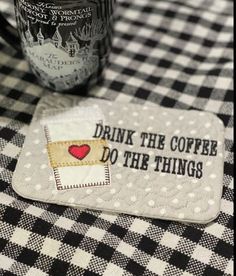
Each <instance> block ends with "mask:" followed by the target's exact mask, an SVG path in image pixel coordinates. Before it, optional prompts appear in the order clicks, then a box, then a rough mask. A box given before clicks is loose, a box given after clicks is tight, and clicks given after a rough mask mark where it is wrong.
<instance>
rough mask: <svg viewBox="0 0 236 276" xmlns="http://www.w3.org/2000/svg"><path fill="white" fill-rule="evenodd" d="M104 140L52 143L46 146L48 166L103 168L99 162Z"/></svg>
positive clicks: (104, 143) (104, 144)
mask: <svg viewBox="0 0 236 276" xmlns="http://www.w3.org/2000/svg"><path fill="white" fill-rule="evenodd" d="M107 146H108V144H107V141H106V140H80V141H63V142H53V143H49V144H48V145H47V149H48V155H49V160H50V164H51V166H52V167H53V168H58V167H68V166H88V165H98V164H101V165H103V166H104V162H101V161H100V160H101V159H102V155H103V151H104V147H107Z"/></svg>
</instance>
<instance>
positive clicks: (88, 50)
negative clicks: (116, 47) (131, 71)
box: [16, 0, 113, 91]
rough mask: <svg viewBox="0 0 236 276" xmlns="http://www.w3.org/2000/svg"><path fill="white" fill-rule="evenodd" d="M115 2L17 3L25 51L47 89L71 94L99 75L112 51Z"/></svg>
mask: <svg viewBox="0 0 236 276" xmlns="http://www.w3.org/2000/svg"><path fill="white" fill-rule="evenodd" d="M112 1H113V0H102V1H101V0H96V1H94V0H91V1H89V0H84V1H83V0H82V1H81V0H80V1H79V0H77V1H53V2H49V1H47V2H42V1H39V2H38V1H35V0H34V1H33V0H31V1H30V0H19V1H18V3H17V5H16V15H17V23H18V29H19V32H20V35H21V39H22V47H23V51H24V53H25V56H26V58H27V60H28V61H29V63H30V66H31V68H32V70H33V72H34V73H35V74H36V75H37V76H38V78H39V79H40V81H41V82H43V84H44V85H46V86H47V87H50V88H52V89H54V90H57V91H62V90H69V89H72V88H73V87H75V86H76V85H79V84H82V83H83V82H85V81H86V80H87V79H88V78H89V77H90V76H91V75H92V74H94V73H96V71H97V70H98V69H99V65H100V63H101V62H100V60H101V59H103V58H104V57H105V56H106V55H107V53H108V52H109V48H110V44H109V41H110V39H107V37H109V35H110V34H111V31H110V28H111V16H112V12H113V3H112ZM55 2H56V3H57V4H55Z"/></svg>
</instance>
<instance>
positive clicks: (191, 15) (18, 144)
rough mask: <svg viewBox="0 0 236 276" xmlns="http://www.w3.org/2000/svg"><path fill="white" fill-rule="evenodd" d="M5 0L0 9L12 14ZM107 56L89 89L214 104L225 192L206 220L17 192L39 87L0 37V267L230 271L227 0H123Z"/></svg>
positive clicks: (146, 100)
mask: <svg viewBox="0 0 236 276" xmlns="http://www.w3.org/2000/svg"><path fill="white" fill-rule="evenodd" d="M9 6H10V4H9V0H1V1H0V8H1V9H2V10H4V11H5V13H6V15H11V14H12V12H11V10H9ZM117 12H118V22H117V25H116V34H115V39H114V47H113V51H112V55H111V58H110V60H111V64H110V66H109V68H108V69H107V70H106V76H105V82H104V84H103V86H101V87H97V89H95V90H93V91H91V93H90V95H91V96H94V97H98V98H105V99H108V100H111V101H122V102H124V103H127V102H133V103H138V104H143V105H144V104H150V103H151V104H153V105H156V104H159V105H162V106H166V107H174V108H180V109H198V110H204V111H210V112H212V113H215V114H216V115H217V116H218V117H219V118H220V119H222V120H223V122H224V124H225V126H226V137H225V138H226V140H225V148H226V157H225V174H224V194H223V199H222V207H221V212H220V215H219V218H218V219H217V220H216V221H215V222H214V223H212V224H210V225H207V226H199V225H187V224H181V223H174V222H168V221H161V220H154V219H143V218H138V217H133V216H128V215H122V214H120V215H108V214H106V213H102V212H95V211H92V210H84V211H80V210H76V209H72V208H66V207H59V206H56V205H51V204H42V203H39V202H34V201H30V200H25V199H23V198H21V197H19V196H18V195H17V194H16V193H15V192H14V191H13V190H12V187H11V179H12V174H13V172H14V169H15V166H16V163H17V158H18V156H19V154H20V150H21V148H22V146H23V143H24V138H25V135H26V133H27V128H28V125H29V123H30V121H31V118H32V115H33V112H34V109H35V107H36V104H37V102H38V100H39V99H40V97H41V96H42V95H43V93H44V91H43V89H42V88H41V87H40V86H38V85H37V83H36V81H35V78H34V76H33V75H32V74H31V73H30V72H29V70H28V67H27V65H26V62H25V61H24V60H22V59H21V57H20V55H19V53H17V52H15V51H14V50H13V49H12V48H11V47H10V46H9V45H7V44H5V43H4V42H3V41H2V40H0V147H1V148H0V150H1V151H0V275H28V276H41V275H56V276H63V275H69V276H79V275H86V276H90V275H91V276H92V275H106V276H113V275H114V276H121V275H125V276H126V275H167V276H169V275H170V276H178V275H185V276H187V275H205V276H218V275H232V274H233V252H232V250H233V134H232V133H233V111H232V107H233V80H232V79H233V70H232V69H233V15H232V12H233V2H231V1H229V0H195V1H187V0H186V1H185V0H168V1H167V0H120V1H119V8H118V10H117Z"/></svg>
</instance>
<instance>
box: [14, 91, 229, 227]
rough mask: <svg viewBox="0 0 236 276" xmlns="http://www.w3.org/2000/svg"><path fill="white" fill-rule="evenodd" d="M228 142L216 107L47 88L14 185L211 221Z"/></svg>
mask: <svg viewBox="0 0 236 276" xmlns="http://www.w3.org/2000/svg"><path fill="white" fill-rule="evenodd" d="M223 145H224V126H223V123H222V122H221V120H219V119H218V118H217V117H216V116H214V115H212V114H210V113H206V112H199V111H193V110H191V111H184V110H176V109H167V108H162V107H159V106H155V107H149V106H140V105H135V104H127V103H117V102H116V103H113V102H109V101H104V100H98V99H92V98H80V97H74V96H60V95H57V94H55V95H49V96H46V97H43V98H42V99H41V101H40V102H39V104H38V107H37V109H36V112H35V115H34V118H33V121H32V123H31V125H30V128H29V133H28V135H27V137H26V140H25V145H24V148H23V150H22V153H21V156H20V158H19V161H18V164H17V167H16V171H15V173H14V177H13V188H14V190H15V191H16V192H17V193H18V194H20V195H21V196H23V197H26V198H30V199H33V200H38V201H42V202H49V203H55V204H60V205H68V206H73V207H78V208H91V209H96V210H103V211H107V212H120V213H126V214H132V215H138V216H144V217H151V218H161V219H166V220H176V221H183V222H193V223H208V222H210V221H212V220H214V219H215V218H216V217H217V215H218V213H219V211H220V202H221V196H222V186H223V184H222V181H223V158H224V149H223ZM50 154H53V157H51V159H50ZM52 159H53V162H52ZM86 162H88V163H86ZM89 162H91V163H89ZM58 179H60V180H58Z"/></svg>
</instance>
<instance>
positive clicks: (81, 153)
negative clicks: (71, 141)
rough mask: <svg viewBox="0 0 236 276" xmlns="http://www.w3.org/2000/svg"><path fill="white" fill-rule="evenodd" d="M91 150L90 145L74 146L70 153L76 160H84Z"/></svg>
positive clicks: (71, 147)
mask: <svg viewBox="0 0 236 276" xmlns="http://www.w3.org/2000/svg"><path fill="white" fill-rule="evenodd" d="M90 150H91V148H90V146H89V145H86V144H85V145H81V146H77V145H72V146H70V147H69V148H68V152H69V153H70V154H71V155H72V156H73V157H75V158H77V159H79V160H83V159H84V158H85V157H86V156H87V155H88V154H89V152H90Z"/></svg>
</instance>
